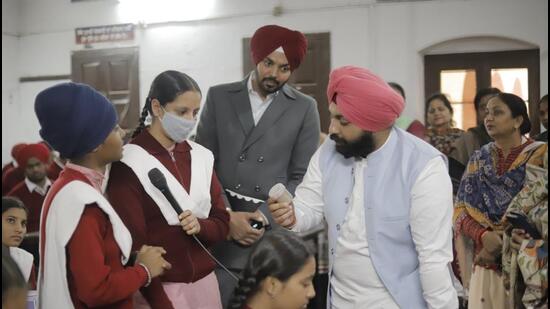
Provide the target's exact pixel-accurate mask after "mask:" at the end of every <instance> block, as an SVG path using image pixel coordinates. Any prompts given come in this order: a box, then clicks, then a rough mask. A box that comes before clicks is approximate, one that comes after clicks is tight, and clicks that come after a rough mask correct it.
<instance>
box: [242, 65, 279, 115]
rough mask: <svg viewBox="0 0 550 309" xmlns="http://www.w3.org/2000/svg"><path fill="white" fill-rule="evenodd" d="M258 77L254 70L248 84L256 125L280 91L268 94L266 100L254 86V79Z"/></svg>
mask: <svg viewBox="0 0 550 309" xmlns="http://www.w3.org/2000/svg"><path fill="white" fill-rule="evenodd" d="M253 78H256V74H255V73H254V72H252V74H250V77H249V78H248V82H247V83H246V86H247V87H248V97H249V98H250V108H251V109H252V117H253V118H254V125H258V122H259V121H260V119H261V118H262V116H263V114H264V113H265V111H266V109H267V108H268V107H269V105H271V102H273V99H274V98H275V97H276V96H277V94H279V91H277V92H275V93H271V94H268V95H267V97H266V99H265V101H264V100H263V99H262V97H261V96H260V95H259V94H258V93H257V92H256V91H255V90H254V88H253V87H252V79H253Z"/></svg>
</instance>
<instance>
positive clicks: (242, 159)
mask: <svg viewBox="0 0 550 309" xmlns="http://www.w3.org/2000/svg"><path fill="white" fill-rule="evenodd" d="M244 160H246V155H245V154H244V153H243V154H241V155H240V156H239V161H241V162H243V161H244Z"/></svg>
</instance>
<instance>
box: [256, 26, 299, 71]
mask: <svg viewBox="0 0 550 309" xmlns="http://www.w3.org/2000/svg"><path fill="white" fill-rule="evenodd" d="M279 47H282V48H283V51H284V52H285V56H286V59H288V64H289V65H290V70H292V71H294V70H295V69H297V68H298V67H299V66H300V63H302V60H303V59H304V57H305V55H306V52H307V40H306V37H305V36H304V35H303V34H302V33H301V32H300V31H293V30H290V29H287V28H284V27H281V26H277V25H268V26H263V27H261V28H260V29H258V30H256V32H254V35H253V36H252V39H251V40H250V52H251V54H252V59H253V60H254V63H255V64H258V63H259V62H260V61H262V60H264V58H265V57H267V56H269V54H271V53H272V52H274V51H275V50H276V49H277V48H279Z"/></svg>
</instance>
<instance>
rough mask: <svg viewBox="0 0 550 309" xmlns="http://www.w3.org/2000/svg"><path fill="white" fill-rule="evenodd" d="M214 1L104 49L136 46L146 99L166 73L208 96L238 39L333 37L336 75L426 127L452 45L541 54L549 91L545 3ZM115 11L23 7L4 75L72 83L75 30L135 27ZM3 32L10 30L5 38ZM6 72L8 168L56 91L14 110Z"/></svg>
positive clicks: (88, 5)
mask: <svg viewBox="0 0 550 309" xmlns="http://www.w3.org/2000/svg"><path fill="white" fill-rule="evenodd" d="M4 1H5V0H3V2H2V9H3V12H4ZM159 1H160V0H159ZM204 1H208V0H204ZM211 1H214V3H213V7H212V8H211V10H210V11H209V13H208V14H207V15H206V16H205V17H204V19H202V20H198V21H187V22H181V21H180V22H176V23H166V24H157V25H149V26H148V27H147V28H144V29H142V28H139V30H138V33H137V37H136V40H135V41H134V42H130V43H123V44H111V45H108V46H107V47H116V46H121V45H128V44H130V45H132V44H133V45H139V47H140V92H141V98H142V99H143V98H144V97H145V96H146V94H147V91H148V88H149V85H150V83H151V81H152V79H153V78H154V77H155V75H156V74H158V73H160V72H161V71H163V70H166V69H176V70H181V71H184V72H186V73H189V74H190V75H191V76H193V77H194V78H195V79H196V80H197V81H198V82H199V84H200V86H201V88H202V89H203V91H204V92H206V90H207V88H208V87H210V86H212V85H215V84H218V83H223V82H229V81H234V80H237V79H240V78H241V77H242V59H241V58H242V50H241V48H242V47H241V44H242V43H241V39H242V38H243V37H249V36H251V35H252V33H253V32H254V30H255V29H257V28H258V27H260V26H262V25H265V24H270V23H276V24H279V25H283V26H287V27H290V28H295V29H299V30H301V31H303V32H307V33H314V32H330V34H331V64H332V67H333V68H334V67H338V66H341V65H346V64H353V65H359V66H365V67H368V68H371V69H372V70H374V71H375V72H377V73H379V74H380V75H381V76H383V77H384V78H385V79H387V80H393V81H397V82H399V83H401V84H402V85H403V86H404V87H405V90H406V91H407V98H408V105H407V108H406V110H405V113H406V114H408V115H410V116H415V117H418V118H422V113H423V103H422V101H423V97H424V93H423V88H424V86H423V83H424V78H423V63H422V56H423V53H424V52H425V51H426V50H429V48H430V47H431V46H434V45H437V44H438V43H440V42H443V41H448V40H451V39H456V38H463V37H471V36H488V37H492V36H496V37H507V38H511V39H517V40H521V41H524V42H527V43H529V44H532V45H533V46H537V47H539V48H540V50H541V91H542V92H543V93H546V92H547V91H548V30H547V29H548V13H547V10H548V2H547V1H546V0H454V1H427V2H415V3H391V4H374V3H373V1H372V0H355V1H346V0H306V1H291V0H285V1H267V0H266V1H254V0H233V1H222V0H211ZM279 3H282V5H283V8H284V13H283V15H282V16H278V17H274V16H272V15H271V8H272V7H273V6H274V5H277V4H279ZM118 8H119V4H118V2H116V1H98V2H84V3H77V4H70V3H69V1H68V0H41V1H35V0H19V16H21V18H20V19H19V20H20V21H19V25H17V26H18V29H17V30H18V33H20V37H19V38H18V39H16V40H15V41H17V42H16V43H14V44H12V45H11V46H12V47H11V48H10V49H9V50H8V52H7V55H6V56H5V55H4V40H5V38H4V35H3V37H2V49H3V50H2V51H3V53H2V64H3V67H4V64H5V62H6V61H9V62H12V63H17V65H16V66H15V67H14V68H12V69H10V70H12V72H18V74H19V75H18V76H17V77H19V76H40V75H58V74H70V53H71V51H72V50H77V49H81V48H82V47H81V46H77V45H75V43H74V28H76V27H83V26H94V25H105V24H116V23H122V22H135V21H137V20H132V19H129V18H126V17H121V16H120V15H118ZM145 18H147V16H146V17H145ZM5 26H6V25H5V24H4V23H3V33H4V32H5V31H6V30H5V28H4V27H5ZM13 46H15V47H13ZM10 50H11V52H10ZM5 58H6V59H9V60H6V61H5ZM4 70H5V69H3V71H2V97H3V98H2V99H3V100H2V118H3V120H4V121H3V125H2V137H3V143H2V161H3V162H5V161H7V160H8V158H9V156H8V154H9V148H10V147H11V145H12V144H13V143H15V142H18V141H33V140H35V139H37V138H38V134H37V133H36V132H33V130H35V128H37V127H38V125H37V124H36V120H35V118H34V114H33V113H32V104H33V98H34V95H36V93H37V92H38V91H40V90H41V89H43V87H46V86H47V85H49V84H53V83H55V82H47V83H24V84H21V85H19V87H18V91H16V93H15V96H14V97H15V99H14V100H13V101H14V102H12V103H10V104H8V103H7V102H9V101H6V99H5V97H4V87H5V86H6V84H7V85H10V84H9V82H8V81H6V80H5V79H4V75H5V74H4V73H5V72H4ZM10 74H12V73H10ZM12 84H13V80H12ZM16 107H17V108H16ZM6 114H8V115H6ZM24 115H25V116H24ZM21 124H24V125H23V126H24V127H25V128H28V129H25V131H24V132H18V131H15V130H10V131H11V132H10V134H9V135H8V136H7V137H8V138H7V139H5V137H6V135H5V133H4V132H5V131H6V130H7V129H9V128H14V126H15V127H20V126H21ZM14 131H15V132H14ZM33 133H34V134H33Z"/></svg>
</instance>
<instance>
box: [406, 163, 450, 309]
mask: <svg viewBox="0 0 550 309" xmlns="http://www.w3.org/2000/svg"><path fill="white" fill-rule="evenodd" d="M452 214H453V189H452V184H451V179H450V177H449V173H448V171H447V166H446V165H445V162H444V161H443V159H442V158H441V157H437V158H435V159H432V160H431V161H430V162H428V164H427V165H426V168H425V169H424V170H423V171H422V172H421V173H420V175H419V176H418V179H417V180H416V182H415V184H414V186H413V189H412V205H411V214H410V216H411V217H410V222H411V232H412V236H413V241H414V243H415V245H416V251H417V252H418V259H419V261H420V266H419V267H420V280H421V283H422V291H423V295H424V299H425V300H426V303H427V304H428V307H429V308H458V299H457V294H456V290H455V289H454V287H453V283H452V279H451V268H450V263H451V262H452V260H453V248H452Z"/></svg>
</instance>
